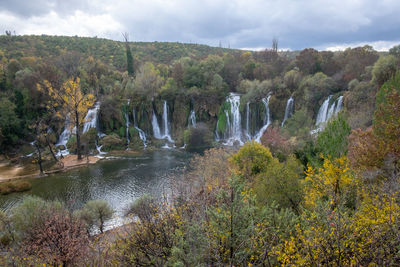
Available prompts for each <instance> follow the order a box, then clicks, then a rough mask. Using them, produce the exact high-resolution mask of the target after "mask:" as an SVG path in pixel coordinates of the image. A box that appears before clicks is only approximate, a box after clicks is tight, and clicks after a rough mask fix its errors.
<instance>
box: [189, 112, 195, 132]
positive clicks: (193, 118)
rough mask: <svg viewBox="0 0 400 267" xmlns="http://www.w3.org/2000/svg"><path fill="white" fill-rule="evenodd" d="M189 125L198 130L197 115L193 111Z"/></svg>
mask: <svg viewBox="0 0 400 267" xmlns="http://www.w3.org/2000/svg"><path fill="white" fill-rule="evenodd" d="M188 125H189V126H190V125H192V126H193V127H194V128H196V113H195V112H194V110H193V109H192V111H190V115H189V120H188Z"/></svg>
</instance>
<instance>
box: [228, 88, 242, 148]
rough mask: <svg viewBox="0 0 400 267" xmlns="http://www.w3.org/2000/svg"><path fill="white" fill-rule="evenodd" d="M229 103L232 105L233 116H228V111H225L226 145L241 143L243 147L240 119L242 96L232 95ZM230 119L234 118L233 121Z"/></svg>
mask: <svg viewBox="0 0 400 267" xmlns="http://www.w3.org/2000/svg"><path fill="white" fill-rule="evenodd" d="M227 101H228V102H229V103H230V105H231V114H228V111H226V110H225V115H226V131H227V132H226V133H225V139H227V140H226V142H225V143H224V145H229V146H231V145H233V144H234V143H235V142H239V144H240V145H243V141H242V125H241V117H240V110H239V106H240V95H238V94H235V93H230V95H229V97H228V99H227ZM230 117H232V121H230Z"/></svg>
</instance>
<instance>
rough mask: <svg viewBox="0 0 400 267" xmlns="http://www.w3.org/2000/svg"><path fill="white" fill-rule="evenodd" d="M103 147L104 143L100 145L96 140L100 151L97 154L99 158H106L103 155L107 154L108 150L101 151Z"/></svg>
mask: <svg viewBox="0 0 400 267" xmlns="http://www.w3.org/2000/svg"><path fill="white" fill-rule="evenodd" d="M102 147H103V145H101V146H99V145H98V144H97V141H96V150H97V152H98V154H97V157H98V158H104V156H103V155H105V154H107V152H103V151H101V148H102Z"/></svg>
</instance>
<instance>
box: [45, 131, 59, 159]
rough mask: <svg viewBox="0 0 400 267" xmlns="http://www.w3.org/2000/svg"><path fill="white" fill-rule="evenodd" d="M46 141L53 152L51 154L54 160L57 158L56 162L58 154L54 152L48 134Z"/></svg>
mask: <svg viewBox="0 0 400 267" xmlns="http://www.w3.org/2000/svg"><path fill="white" fill-rule="evenodd" d="M46 143H47V146H48V147H49V150H50V153H51V155H52V156H53V158H54V160H55V161H56V162H58V159H57V157H56V155H55V154H54V151H53V149H52V148H51V144H50V141H49V137H48V136H47V135H46Z"/></svg>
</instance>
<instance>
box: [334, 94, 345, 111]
mask: <svg viewBox="0 0 400 267" xmlns="http://www.w3.org/2000/svg"><path fill="white" fill-rule="evenodd" d="M336 101H337V104H336V109H335V114H338V113H339V111H341V110H342V109H343V96H342V95H341V96H339V97H338V99H337V100H336Z"/></svg>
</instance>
